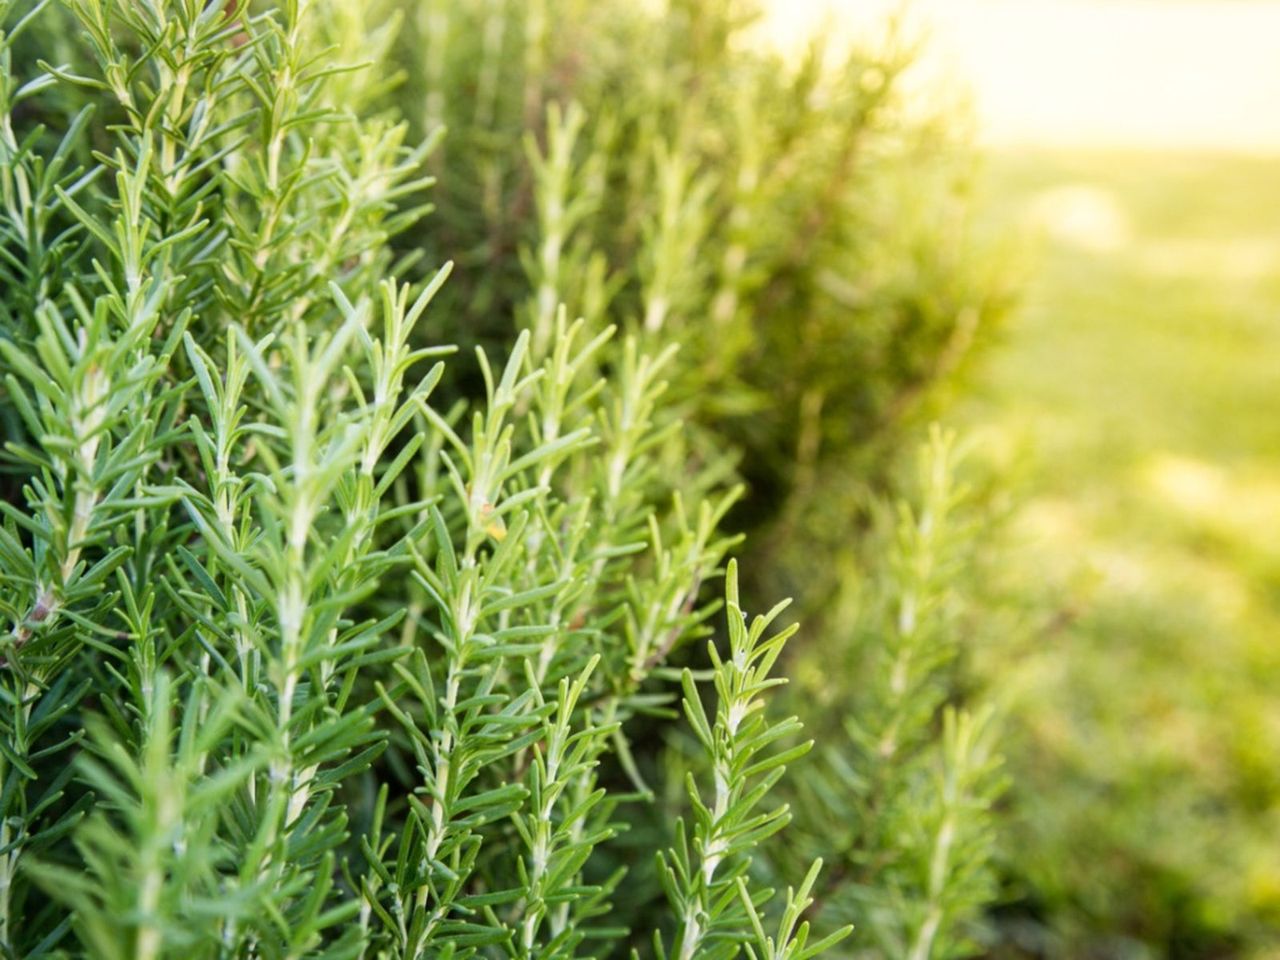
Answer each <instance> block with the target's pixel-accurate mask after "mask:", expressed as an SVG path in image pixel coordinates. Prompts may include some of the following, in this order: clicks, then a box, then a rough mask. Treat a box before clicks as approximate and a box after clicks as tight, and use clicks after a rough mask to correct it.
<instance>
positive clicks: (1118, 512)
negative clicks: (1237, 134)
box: [964, 153, 1280, 957]
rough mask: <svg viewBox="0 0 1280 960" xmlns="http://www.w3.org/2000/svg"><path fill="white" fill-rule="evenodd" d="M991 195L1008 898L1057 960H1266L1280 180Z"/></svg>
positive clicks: (1124, 158) (1049, 183) (1271, 917)
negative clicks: (1004, 471)
mask: <svg viewBox="0 0 1280 960" xmlns="http://www.w3.org/2000/svg"><path fill="white" fill-rule="evenodd" d="M987 174H988V176H987V190H988V193H989V201H990V202H989V209H990V210H991V211H992V222H993V225H994V226H995V227H996V228H997V229H1009V228H1014V229H1021V230H1025V231H1027V234H1026V235H1028V236H1034V237H1036V239H1035V240H1034V241H1033V242H1029V243H1028V244H1027V245H1026V246H1022V247H1019V248H1018V250H1019V251H1020V252H1019V253H1018V254H1017V255H1019V256H1022V257H1024V259H1025V267H1026V271H1025V273H1026V277H1027V281H1026V287H1025V296H1024V300H1023V303H1022V305H1021V307H1020V309H1019V310H1018V311H1017V313H1016V315H1015V316H1014V317H1013V318H1012V321H1011V323H1010V325H1009V327H1008V329H1007V331H1006V335H1005V338H1004V341H1003V343H1002V344H1001V345H1000V346H999V347H998V348H997V350H996V352H995V353H994V355H993V356H992V357H991V358H990V360H989V361H988V363H987V364H986V366H985V368H984V370H983V371H982V372H981V373H980V375H979V382H978V383H977V385H976V389H975V396H974V397H973V398H972V399H971V400H970V402H969V403H968V404H967V405H966V409H965V411H964V418H965V419H966V420H967V421H968V422H970V423H971V424H972V425H973V429H974V430H975V431H976V432H977V433H978V434H979V435H980V436H985V437H986V439H987V440H988V443H987V444H986V449H988V450H993V451H996V452H997V453H998V454H1002V455H1008V456H1009V457H1010V458H1011V460H1012V461H1013V462H1017V463H1019V464H1020V466H1021V468H1022V469H1021V470H1020V472H1019V475H1020V476H1021V477H1022V478H1023V481H1022V483H1021V484H1020V486H1019V490H1020V493H1021V494H1022V497H1023V504H1022V507H1021V509H1020V511H1019V513H1018V520H1017V522H1016V524H1015V531H1016V537H1015V540H1016V545H1015V547H1014V550H1015V559H1014V562H1013V563H1011V564H1009V565H1008V566H1009V567H1010V568H1012V569H1014V570H1016V575H1015V576H1014V577H1013V578H1012V581H1011V586H1010V589H1011V590H1012V594H1013V596H1014V598H1015V600H1016V603H1017V604H1019V605H1021V607H1022V608H1023V609H1024V610H1027V611H1032V612H1031V613H1030V614H1029V615H1027V616H1026V617H1024V622H1026V623H1028V624H1030V628H1029V629H1028V630H1027V631H1026V634H1025V635H1024V636H1023V638H1022V639H1021V640H1020V642H1018V643H1016V644H1013V645H1011V646H1009V647H1002V648H1001V649H1000V651H999V655H998V656H994V655H993V656H989V657H987V658H986V659H987V660H988V661H990V662H991V663H992V664H993V665H992V666H990V667H988V668H987V669H990V670H995V671H998V672H999V673H1000V674H1001V676H1002V678H1003V679H1004V681H1005V682H1006V684H1009V685H1012V686H1013V687H1014V688H1015V689H1016V691H1017V693H1016V695H1015V697H1014V699H1013V702H1012V704H1011V709H1012V711H1013V720H1012V723H1011V729H1012V739H1011V748H1010V753H1011V763H1012V766H1013V773H1014V776H1015V782H1017V783H1018V784H1019V785H1018V787H1017V788H1016V789H1015V792H1014V795H1013V796H1014V804H1015V807H1016V810H1017V814H1018V823H1019V825H1018V828H1017V830H1018V836H1017V837H1016V842H1015V843H1014V844H1013V848H1014V849H1015V851H1016V856H1015V857H1014V861H1015V862H1014V866H1013V868H1012V874H1013V876H1014V877H1015V878H1016V881H1015V887H1014V890H1013V891H1012V895H1013V896H1015V897H1021V898H1023V900H1022V903H1023V907H1024V909H1029V910H1030V911H1031V912H1033V913H1034V914H1035V915H1036V916H1037V917H1039V918H1040V919H1045V920H1047V921H1048V922H1047V925H1046V928H1045V929H1042V930H1041V931H1040V933H1038V934H1036V936H1037V937H1043V938H1044V941H1045V945H1046V946H1050V947H1053V946H1054V945H1055V944H1056V948H1057V949H1058V950H1060V951H1061V952H1062V955H1066V956H1081V955H1089V956H1095V955H1096V956H1103V957H1110V956H1115V957H1120V956H1147V955H1155V956H1163V955H1170V956H1210V955H1227V956H1231V955H1238V956H1275V955H1276V954H1274V953H1271V952H1268V951H1274V950H1276V949H1280V934H1278V933H1277V932H1276V931H1277V927H1280V160H1273V159H1261V158H1240V157H1213V156H1190V155H1188V156H1167V155H1141V154H1102V153H1096V154H1087V153H1079V154H1061V153H1052V154H1050V153H1040V154H1031V153H1023V154H1018V155H1008V156H998V157H995V158H992V159H991V160H990V161H989V164H988V168H987ZM1006 586H1008V585H1006ZM1148 950H1150V951H1153V953H1147V952H1146V951H1148ZM1131 951H1137V952H1136V953H1133V952H1131Z"/></svg>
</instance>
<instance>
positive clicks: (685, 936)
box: [656, 563, 850, 960]
mask: <svg viewBox="0 0 1280 960" xmlns="http://www.w3.org/2000/svg"><path fill="white" fill-rule="evenodd" d="M727 580H728V605H727V614H728V619H729V656H728V658H727V659H723V660H722V659H721V658H720V656H719V655H718V654H717V653H716V650H715V647H714V646H712V647H710V650H709V652H710V655H711V660H712V664H713V668H712V669H713V676H714V682H715V688H716V694H717V698H716V712H715V720H714V721H712V720H709V719H708V718H707V714H706V710H705V709H704V707H703V705H702V700H701V698H700V695H699V692H698V688H697V686H696V684H695V683H694V680H693V674H692V673H690V672H689V671H688V670H685V671H684V675H683V684H684V711H685V715H686V716H687V717H688V720H689V723H690V724H691V726H692V727H693V732H694V735H695V737H696V738H697V740H698V742H699V744H700V745H701V747H702V749H703V751H705V753H706V756H707V760H708V767H709V768H710V772H711V780H712V791H711V797H710V801H709V802H708V801H706V800H704V799H703V798H702V795H701V793H700V791H699V789H698V787H697V785H696V784H695V782H694V780H693V778H692V776H690V780H689V796H690V799H691V800H692V801H693V811H694V828H693V842H692V845H690V844H689V842H688V840H687V837H686V833H685V828H684V825H683V823H681V824H679V825H678V826H677V828H676V846H675V847H674V848H672V849H671V851H670V852H669V853H668V854H666V855H665V856H664V855H661V854H660V855H659V874H660V876H661V878H662V885H663V887H664V889H665V890H666V893H667V898H668V900H669V901H670V902H671V905H672V906H673V907H674V908H676V910H677V911H678V912H679V915H680V923H679V926H678V927H677V928H676V933H675V936H674V943H673V949H672V950H671V951H670V952H668V951H667V950H666V949H665V948H664V947H663V945H662V942H661V940H659V941H658V945H657V950H656V953H657V955H658V956H659V957H679V958H680V960H689V958H690V957H695V956H705V957H725V958H727V957H732V956H733V955H734V954H735V953H736V952H737V945H738V940H739V939H741V938H742V937H743V936H744V934H745V932H746V930H748V929H753V930H754V931H755V933H756V945H757V947H758V948H759V949H761V950H763V952H764V953H765V955H766V956H768V957H773V956H783V957H791V958H794V960H803V958H805V957H808V956H812V955H814V954H816V953H819V952H821V951H822V950H824V949H825V948H827V947H828V946H830V945H832V944H835V943H838V942H839V941H840V940H842V939H844V937H846V936H847V935H848V934H849V932H850V928H848V927H845V928H842V929H841V930H838V931H836V932H835V933H833V934H831V935H830V936H829V937H827V938H825V939H824V940H821V941H819V942H817V943H815V944H813V945H811V946H806V942H807V940H808V933H809V931H808V924H802V925H801V926H800V927H799V928H798V929H794V928H795V925H796V922H797V920H798V918H799V914H800V912H801V911H802V910H803V909H804V906H803V902H804V901H805V900H806V898H807V895H808V891H809V888H810V887H811V886H812V884H813V879H814V877H815V876H816V875H817V870H818V868H819V865H820V864H821V860H815V861H814V865H813V867H812V868H811V873H810V875H809V876H808V877H807V878H806V880H805V883H804V885H803V886H802V887H801V892H800V894H799V895H798V896H797V895H795V894H791V895H789V896H788V898H787V899H788V903H787V907H786V911H785V913H786V915H785V917H784V919H783V920H782V926H781V928H780V930H779V933H778V935H777V936H776V937H774V938H768V937H766V936H765V934H764V932H763V927H762V926H761V921H760V916H759V913H758V911H757V907H758V906H759V905H760V904H759V901H760V900H761V899H762V896H761V894H759V893H758V892H755V891H753V890H752V889H751V887H750V885H749V884H748V882H747V880H746V874H747V870H748V868H749V866H750V863H751V858H750V854H751V851H752V850H753V849H754V848H755V847H756V846H757V845H758V844H760V843H761V842H763V841H765V840H767V839H768V838H769V837H771V836H773V835H774V834H776V833H777V832H778V831H779V830H781V829H782V828H783V827H784V826H786V824H787V822H788V820H789V819H790V811H789V810H788V809H787V808H786V807H785V806H783V807H773V808H772V809H767V810H761V809H760V805H761V802H762V801H763V800H764V799H765V798H766V797H767V796H768V795H769V793H770V791H771V790H772V789H773V787H774V786H775V785H776V784H777V782H778V780H779V778H781V776H782V774H783V772H784V770H785V767H784V764H786V763H788V762H789V761H791V760H794V759H798V758H799V757H801V756H803V755H804V754H806V753H808V751H809V748H810V747H811V746H812V742H805V743H800V744H797V745H795V746H792V747H790V748H789V749H787V750H783V751H781V752H778V751H769V749H768V748H769V747H771V746H772V745H773V744H775V743H777V742H778V741H781V740H783V739H784V738H787V737H789V736H791V735H792V734H794V733H795V732H796V731H797V730H798V729H799V727H800V724H799V721H798V720H797V719H796V718H795V717H792V718H791V719H789V720H786V721H783V722H782V723H770V722H769V721H767V720H766V719H765V717H764V715H763V713H762V710H763V709H764V701H763V699H762V694H763V693H764V692H765V691H766V690H768V689H770V688H771V687H775V686H777V685H778V684H780V683H783V682H784V681H783V680H781V679H779V678H771V677H770V676H769V674H770V672H771V671H772V669H773V667H774V665H775V664H776V662H777V660H778V656H779V655H780V654H781V653H782V648H783V645H784V644H785V643H786V642H787V639H788V638H789V637H791V635H792V634H794V633H795V628H794V627H790V628H787V629H784V630H782V631H780V632H778V633H776V634H774V635H773V636H771V637H767V638H766V636H765V632H766V631H767V630H768V628H769V625H770V624H771V623H772V622H773V621H774V620H775V619H776V618H777V616H778V614H779V613H781V612H782V610H783V608H784V607H785V606H786V604H785V603H783V604H779V605H778V606H776V607H774V608H773V609H772V610H770V611H769V612H768V613H767V614H765V615H764V616H758V617H756V618H755V619H754V620H753V621H752V622H751V624H750V626H749V627H748V625H747V623H746V619H747V615H746V613H745V612H744V611H743V609H742V607H741V606H740V604H739V600H738V576H737V568H736V566H734V565H733V564H732V563H731V564H730V566H729V573H728V577H727ZM764 896H765V897H767V894H764ZM745 919H749V920H750V923H751V926H750V928H748V927H747V925H746V924H745V923H744V920H745Z"/></svg>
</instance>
